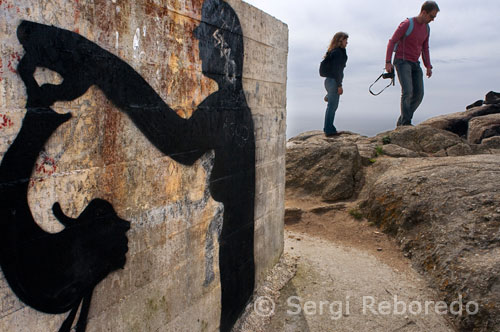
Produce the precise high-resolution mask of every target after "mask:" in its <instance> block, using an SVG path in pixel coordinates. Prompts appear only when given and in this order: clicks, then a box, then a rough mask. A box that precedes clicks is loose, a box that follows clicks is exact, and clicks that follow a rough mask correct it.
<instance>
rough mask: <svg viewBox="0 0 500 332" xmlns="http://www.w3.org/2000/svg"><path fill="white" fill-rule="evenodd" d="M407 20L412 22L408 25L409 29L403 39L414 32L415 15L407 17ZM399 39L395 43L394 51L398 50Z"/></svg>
mask: <svg viewBox="0 0 500 332" xmlns="http://www.w3.org/2000/svg"><path fill="white" fill-rule="evenodd" d="M407 20H408V21H409V22H410V25H409V26H408V29H406V32H405V36H404V37H403V38H402V40H404V39H406V38H407V37H408V36H409V35H410V34H411V33H412V32H413V26H414V25H415V24H414V23H413V17H411V18H407ZM427 29H429V24H427ZM398 45H399V41H398V42H397V43H396V44H395V45H394V50H393V52H396V50H397V49H398Z"/></svg>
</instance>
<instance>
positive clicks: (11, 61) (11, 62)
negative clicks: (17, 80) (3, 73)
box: [7, 52, 21, 74]
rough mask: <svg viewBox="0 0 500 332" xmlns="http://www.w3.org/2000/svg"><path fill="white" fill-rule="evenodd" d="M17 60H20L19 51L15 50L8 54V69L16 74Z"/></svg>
mask: <svg viewBox="0 0 500 332" xmlns="http://www.w3.org/2000/svg"><path fill="white" fill-rule="evenodd" d="M19 60H21V56H20V55H19V53H17V52H15V53H13V54H11V55H10V58H9V62H8V64H7V68H9V70H10V71H11V72H13V73H14V74H17V70H16V67H17V63H18V62H19Z"/></svg>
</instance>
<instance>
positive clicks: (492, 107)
mask: <svg viewBox="0 0 500 332" xmlns="http://www.w3.org/2000/svg"><path fill="white" fill-rule="evenodd" d="M499 113H500V93H498V92H493V91H490V92H488V93H487V94H486V96H485V100H484V101H483V100H478V101H476V102H475V103H473V104H471V105H469V106H467V110H466V111H465V112H459V113H452V114H446V115H441V116H437V117H434V118H431V119H429V120H426V121H424V122H422V123H421V125H427V126H431V127H434V128H438V129H443V130H447V131H450V132H452V133H455V134H457V135H458V136H460V137H463V138H465V139H468V138H469V133H470V130H469V127H470V125H471V121H477V120H479V119H481V118H482V119H481V123H482V125H483V126H484V127H488V121H489V120H493V122H494V123H497V122H496V120H495V118H494V117H493V118H491V117H490V118H484V117H485V116H487V115H490V114H499ZM493 127H494V128H495V129H494V130H496V133H492V132H491V131H490V132H489V133H488V134H489V135H490V136H487V137H491V136H497V135H500V130H498V129H497V128H498V123H497V124H496V125H493ZM482 138H483V137H479V139H478V137H477V136H475V137H474V139H473V140H469V142H471V143H476V144H478V143H481V139H482Z"/></svg>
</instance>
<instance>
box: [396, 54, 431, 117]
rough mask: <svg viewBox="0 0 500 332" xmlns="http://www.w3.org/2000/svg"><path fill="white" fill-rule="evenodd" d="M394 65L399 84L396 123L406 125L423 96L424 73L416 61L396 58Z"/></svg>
mask: <svg viewBox="0 0 500 332" xmlns="http://www.w3.org/2000/svg"><path fill="white" fill-rule="evenodd" d="M394 66H396V71H397V73H398V79H399V84H401V116H400V117H399V119H398V123H397V125H398V126H408V125H411V120H412V118H413V113H415V111H416V110H417V108H418V106H419V105H420V103H421V102H422V99H423V98H424V75H423V72H422V68H420V62H418V61H417V62H412V61H408V60H402V59H396V60H394Z"/></svg>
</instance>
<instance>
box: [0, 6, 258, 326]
mask: <svg viewBox="0 0 500 332" xmlns="http://www.w3.org/2000/svg"><path fill="white" fill-rule="evenodd" d="M194 33H195V37H196V38H197V39H198V40H199V49H200V58H201V60H202V71H203V74H204V75H206V76H207V77H209V78H211V79H213V80H214V81H215V82H217V84H218V91H216V92H214V93H213V94H211V95H210V96H208V97H207V98H206V99H205V100H204V101H203V102H202V103H201V104H200V105H198V107H197V109H196V110H195V111H194V113H193V115H192V116H191V118H189V119H183V118H181V117H179V116H178V115H177V114H176V112H175V111H174V110H172V109H171V108H170V107H169V106H168V105H167V104H166V103H165V102H164V101H163V100H162V99H161V98H160V97H159V95H158V94H157V93H156V92H155V91H154V90H153V88H152V87H151V86H149V84H148V83H147V82H146V81H145V80H144V79H143V78H142V77H141V76H140V75H139V74H138V73H137V72H135V71H134V70H133V68H132V67H130V66H129V65H128V64H127V63H125V62H124V61H122V60H120V59H119V58H118V57H116V56H114V55H113V54H111V53H109V52H107V51H105V50H104V49H102V48H101V47H99V46H98V45H96V44H94V43H92V42H90V41H89V40H87V39H85V38H84V37H82V36H80V35H78V34H76V33H74V32H70V31H67V30H63V29H59V28H56V27H53V26H47V25H42V24H38V23H33V22H28V21H23V22H22V23H21V24H20V25H19V27H18V30H17V35H18V39H19V41H20V42H21V44H22V45H23V47H24V49H25V55H24V56H23V58H22V59H21V61H20V63H19V66H18V72H19V74H20V76H21V78H22V80H23V82H24V83H25V86H26V92H27V97H28V98H27V104H26V108H27V113H26V116H25V119H24V121H23V125H22V128H21V130H20V132H19V134H18V136H17V138H16V140H15V141H14V143H13V144H12V145H11V147H10V148H9V150H8V151H7V153H6V154H5V156H4V158H3V160H2V163H1V165H0V202H1V203H0V228H1V233H0V234H1V235H0V265H1V267H2V270H3V272H4V274H5V277H6V279H7V281H8V282H9V285H10V286H11V287H12V289H13V291H14V292H15V293H16V294H17V296H18V297H19V298H20V299H21V300H22V301H24V302H25V303H26V304H28V305H30V306H32V307H33V308H35V309H38V310H40V311H43V312H48V313H63V312H67V311H69V310H71V312H70V314H69V316H68V318H67V319H66V321H65V322H64V324H63V326H62V327H61V329H60V331H69V329H70V328H71V325H72V323H73V320H74V318H75V316H76V313H77V309H78V308H79V306H80V303H81V302H83V305H82V310H81V312H80V317H79V320H78V323H77V331H84V330H85V325H86V319H87V313H88V308H89V306H90V299H91V295H92V292H93V289H94V287H95V286H96V285H97V284H98V283H99V282H100V281H101V280H103V279H104V278H105V277H106V276H107V275H108V274H109V273H110V272H112V271H114V270H116V269H119V268H122V267H123V266H124V265H125V253H126V252H127V238H126V235H125V233H126V232H127V230H128V228H129V223H128V222H127V221H125V220H122V219H120V218H119V217H118V216H117V215H116V213H115V211H114V209H113V207H112V206H111V204H110V203H108V202H106V201H104V200H100V199H96V200H94V201H92V202H91V203H90V204H89V205H88V206H87V208H86V209H85V210H84V211H83V212H82V214H81V215H80V216H79V217H78V218H77V219H75V220H71V219H70V218H68V217H66V216H65V215H64V214H63V213H62V211H61V209H60V206H59V204H58V203H55V204H54V206H53V213H54V215H55V216H56V218H57V219H58V220H59V221H60V222H61V223H62V224H63V225H64V226H65V227H66V228H65V229H64V230H63V231H62V232H60V233H57V234H48V233H46V232H44V231H43V230H42V229H40V228H39V227H38V226H37V224H36V223H35V221H34V219H33V217H32V215H31V211H30V208H29V205H28V203H27V190H28V183H29V179H30V176H31V172H32V169H33V167H34V164H35V161H36V158H37V157H38V154H39V153H40V151H42V149H43V146H44V144H45V142H46V141H47V139H48V138H49V137H50V136H51V134H52V133H53V132H54V131H55V130H56V129H57V128H58V127H59V126H60V125H61V124H62V123H64V122H65V121H67V120H68V119H70V117H71V114H58V113H56V112H55V111H53V110H52V109H51V106H52V105H53V103H54V102H57V101H68V100H74V99H76V98H78V97H80V96H82V95H83V94H84V93H85V92H86V91H87V90H88V88H89V87H90V86H92V85H95V86H97V87H98V88H100V89H101V90H102V91H103V93H104V94H105V95H106V97H107V98H108V99H109V100H110V101H112V102H113V103H114V105H115V106H117V107H118V108H119V109H120V110H121V111H123V112H124V113H126V114H127V115H128V116H129V117H130V119H131V120H132V121H133V123H134V124H135V125H136V126H137V127H138V128H139V129H140V130H141V132H142V133H143V134H144V135H145V136H146V137H147V138H148V140H149V141H150V142H151V143H152V144H153V145H154V146H155V147H156V148H158V149H159V150H160V151H161V152H163V153H164V154H165V155H168V156H170V157H171V158H172V159H174V160H176V161H178V162H180V163H182V164H185V165H192V164H193V163H194V162H195V161H196V160H197V159H199V158H200V157H201V156H202V155H203V154H205V153H206V152H207V151H210V150H213V151H214V152H215V157H214V166H213V170H212V173H211V176H210V187H209V188H210V193H211V195H212V197H213V198H214V199H215V200H216V201H219V202H222V203H223V205H224V215H223V225H222V231H221V234H220V238H219V243H220V246H219V270H220V280H221V292H222V295H221V296H222V298H221V305H222V309H221V310H222V312H221V321H220V330H221V331H223V332H225V331H229V330H230V329H231V328H232V326H233V325H234V323H235V321H236V320H237V318H238V316H239V315H240V314H241V312H242V311H243V310H244V308H245V305H246V303H247V302H248V300H249V299H250V297H251V295H252V292H253V289H254V278H255V266H254V256H253V245H254V196H255V138H254V126H253V120H252V115H251V112H250V109H249V107H248V106H247V102H246V98H245V95H244V93H243V87H242V69H243V54H244V53H243V34H242V30H241V26H240V23H239V19H238V17H237V15H236V13H235V12H234V10H233V9H232V8H231V6H229V5H228V4H227V3H226V2H224V1H222V0H205V1H204V3H203V8H202V22H201V23H200V25H199V26H198V27H197V28H196V29H195V32H194ZM37 67H45V68H48V69H51V70H53V71H55V72H57V73H59V74H60V75H61V76H62V77H63V79H64V80H63V82H62V83H61V84H60V85H52V84H43V85H42V86H39V85H38V84H37V82H36V81H35V79H34V77H33V75H34V72H35V70H36V68H37ZM165 79H168V77H166V78H165Z"/></svg>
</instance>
